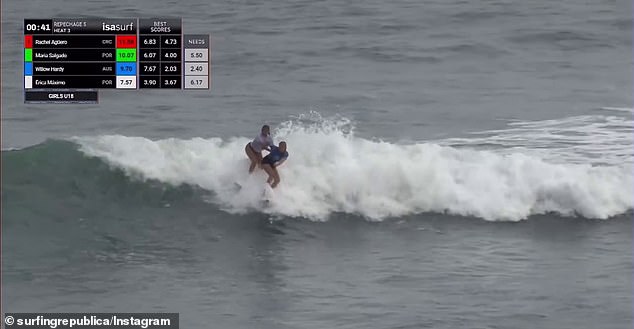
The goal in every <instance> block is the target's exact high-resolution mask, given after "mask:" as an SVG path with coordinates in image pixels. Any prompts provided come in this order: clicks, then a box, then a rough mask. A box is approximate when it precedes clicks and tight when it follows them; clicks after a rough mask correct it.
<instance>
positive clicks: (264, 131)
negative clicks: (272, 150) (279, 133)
mask: <svg viewBox="0 0 634 329" xmlns="http://www.w3.org/2000/svg"><path fill="white" fill-rule="evenodd" d="M270 134H271V127H269V125H264V126H262V135H265V136H268V135H270Z"/></svg>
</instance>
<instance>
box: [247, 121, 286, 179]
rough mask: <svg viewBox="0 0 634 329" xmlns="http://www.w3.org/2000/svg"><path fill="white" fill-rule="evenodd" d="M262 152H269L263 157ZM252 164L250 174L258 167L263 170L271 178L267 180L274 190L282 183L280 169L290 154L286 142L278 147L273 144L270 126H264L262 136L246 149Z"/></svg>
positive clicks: (248, 144) (250, 143) (256, 138)
mask: <svg viewBox="0 0 634 329" xmlns="http://www.w3.org/2000/svg"><path fill="white" fill-rule="evenodd" d="M262 150H267V151H268V152H269V154H267V155H266V156H265V157H264V158H263V157H262ZM244 151H245V152H246V154H247V156H248V157H249V160H251V164H250V166H249V173H252V172H253V171H254V170H255V167H256V166H258V167H260V168H262V169H263V170H264V171H265V172H266V173H267V174H268V175H269V178H268V179H267V180H266V182H267V183H269V185H271V187H272V188H275V187H276V186H277V184H279V183H280V174H279V172H278V171H277V167H279V166H280V165H281V164H282V163H284V161H286V159H287V158H288V152H287V151H286V142H283V141H282V142H280V143H279V145H278V146H275V143H273V138H272V137H271V128H270V127H269V126H268V125H264V126H262V130H261V131H260V134H259V135H258V136H257V137H255V139H253V140H252V141H251V142H249V143H247V145H246V146H245V147H244Z"/></svg>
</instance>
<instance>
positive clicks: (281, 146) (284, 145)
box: [279, 142, 286, 152]
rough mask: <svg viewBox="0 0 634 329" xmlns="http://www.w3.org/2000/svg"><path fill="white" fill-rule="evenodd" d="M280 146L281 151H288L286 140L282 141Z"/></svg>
mask: <svg viewBox="0 0 634 329" xmlns="http://www.w3.org/2000/svg"><path fill="white" fill-rule="evenodd" d="M279 148H280V151H281V152H286V142H280V145H279Z"/></svg>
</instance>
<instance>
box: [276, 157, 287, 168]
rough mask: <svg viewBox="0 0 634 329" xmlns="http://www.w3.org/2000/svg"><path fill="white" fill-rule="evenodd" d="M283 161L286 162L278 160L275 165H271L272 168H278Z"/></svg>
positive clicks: (284, 159)
mask: <svg viewBox="0 0 634 329" xmlns="http://www.w3.org/2000/svg"><path fill="white" fill-rule="evenodd" d="M284 161H286V158H283V159H282V160H280V161H278V162H276V163H275V164H274V165H273V167H275V168H277V167H279V166H280V165H281V164H282V163H284Z"/></svg>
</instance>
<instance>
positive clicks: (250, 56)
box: [2, 0, 634, 328]
mask: <svg viewBox="0 0 634 329" xmlns="http://www.w3.org/2000/svg"><path fill="white" fill-rule="evenodd" d="M86 16H107V17H153V16H178V17H182V18H183V27H184V31H185V33H210V34H211V38H212V63H213V64H212V72H213V73H212V87H211V90H210V91H174V90H172V91H169V90H168V91H161V90H139V91H132V92H122V91H108V90H104V91H102V92H101V93H100V104H98V105H25V104H24V103H23V95H22V82H21V81H22V70H21V65H22V62H21V61H22V57H21V56H22V48H21V45H22V33H23V32H22V20H23V19H24V18H46V17H86ZM2 67H3V69H2V283H3V289H2V305H3V310H4V311H5V312H129V311H138V312H178V313H180V323H181V327H183V328H211V327H213V328H215V327H219V328H630V327H631V326H632V281H631V280H632V215H633V212H632V210H633V208H634V161H633V160H634V158H633V155H634V154H633V153H634V139H633V137H634V135H633V133H634V126H633V124H634V122H633V117H632V115H633V114H634V109H633V105H632V91H633V89H632V72H631V68H632V7H631V2H628V1H623V0H616V1H607V0H601V1H595V2H579V1H557V2H553V1H544V0H537V1H517V0H515V1H501V0H500V1H484V0H482V1H469V2H467V1H457V0H450V1H422V2H421V1H401V0H399V1H392V2H389V3H387V2H379V1H365V2H363V3H352V2H344V1H333V0H326V1H277V2H274V3H273V2H272V3H258V2H252V1H213V2H204V1H200V0H192V1H180V2H176V1H117V2H113V1H112V2H111V1H74V0H73V1H63V2H62V1H59V0H52V1H51V0H49V1H42V0H39V1H22V2H18V1H9V2H5V3H3V6H2ZM263 123H267V124H270V125H271V126H272V129H273V136H274V138H275V140H276V141H279V140H286V141H287V142H288V145H289V153H290V157H289V159H288V161H287V163H285V164H284V166H283V167H281V169H280V173H281V176H282V183H281V184H280V186H279V187H278V188H277V189H276V190H275V191H273V192H271V191H269V190H267V189H266V188H265V186H264V181H265V179H266V178H265V175H264V174H263V173H262V172H261V171H258V172H256V173H255V174H253V175H247V174H246V172H247V167H248V163H247V160H246V157H245V155H244V151H243V150H244V145H245V144H246V142H247V141H248V140H249V139H251V138H253V137H254V136H255V135H256V134H257V132H258V130H259V127H260V126H261V125H262V124H263ZM235 183H239V184H240V185H241V186H242V188H241V189H239V188H236V186H235ZM263 195H265V196H266V198H268V199H269V200H270V201H269V202H268V203H263V201H262V200H263Z"/></svg>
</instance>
